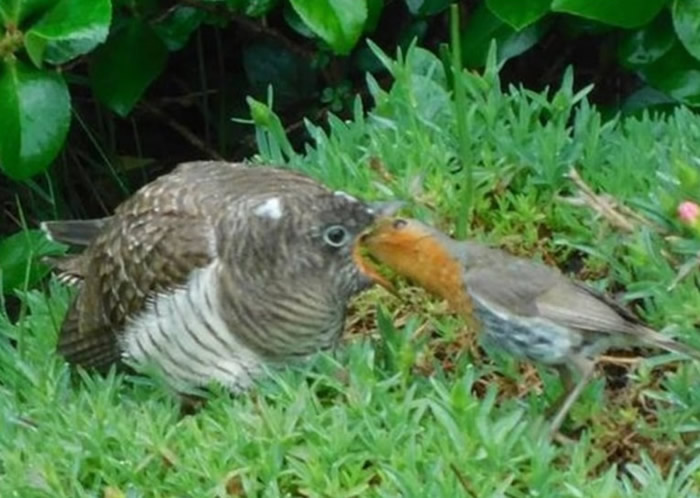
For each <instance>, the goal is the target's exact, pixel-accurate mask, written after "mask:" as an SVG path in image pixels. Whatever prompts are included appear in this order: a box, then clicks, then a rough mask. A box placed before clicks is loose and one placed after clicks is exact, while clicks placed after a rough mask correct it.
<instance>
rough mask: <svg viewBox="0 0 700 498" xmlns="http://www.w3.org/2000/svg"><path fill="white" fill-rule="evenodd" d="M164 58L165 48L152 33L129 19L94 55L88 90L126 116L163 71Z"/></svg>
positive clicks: (165, 56)
mask: <svg viewBox="0 0 700 498" xmlns="http://www.w3.org/2000/svg"><path fill="white" fill-rule="evenodd" d="M167 57H168V49H167V47H166V46H165V44H164V43H163V41H162V40H161V39H160V38H159V37H158V35H157V34H156V33H155V31H153V29H152V28H151V27H150V26H149V25H148V24H145V23H143V22H140V21H137V20H132V21H131V22H130V23H129V24H128V25H127V26H125V28H124V29H122V30H120V31H118V32H117V33H115V34H114V35H113V36H111V37H110V38H109V39H108V40H107V43H105V44H104V45H103V46H102V47H100V48H99V49H97V51H96V52H95V56H94V58H93V60H92V64H91V65H90V83H91V85H92V89H93V91H94V92H95V95H97V97H98V98H99V99H100V100H101V101H102V102H103V103H104V104H105V105H107V106H108V107H109V108H110V109H112V110H113V111H114V112H116V113H117V114H119V115H120V116H126V115H127V114H129V112H130V111H131V109H132V108H133V107H134V105H135V104H136V102H137V101H138V100H139V99H140V98H141V95H143V92H144V91H146V89H147V88H148V86H149V85H150V84H151V83H152V82H153V80H155V79H156V78H157V77H158V75H159V74H160V73H161V72H162V71H163V68H164V67H165V62H166V60H167Z"/></svg>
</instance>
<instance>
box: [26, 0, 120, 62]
mask: <svg viewBox="0 0 700 498" xmlns="http://www.w3.org/2000/svg"><path fill="white" fill-rule="evenodd" d="M111 21H112V5H111V2H110V0H60V1H59V2H57V3H56V4H55V5H54V7H53V8H52V9H51V10H49V11H48V12H47V13H46V14H44V16H42V17H41V19H39V21H38V22H37V23H36V24H34V25H33V26H32V27H31V29H29V31H27V33H26V35H25V38H24V44H25V48H26V49H27V53H28V54H29V57H30V58H31V59H32V62H34V64H35V65H36V66H40V65H41V62H42V61H43V60H46V61H48V62H51V63H53V64H61V63H63V62H66V61H69V60H71V59H73V58H75V57H77V56H79V55H82V54H86V53H87V52H89V51H90V50H92V49H93V48H95V47H96V46H97V45H98V44H100V43H102V42H103V41H105V39H106V38H107V34H108V33H109V24H110V22H111Z"/></svg>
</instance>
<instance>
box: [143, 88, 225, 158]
mask: <svg viewBox="0 0 700 498" xmlns="http://www.w3.org/2000/svg"><path fill="white" fill-rule="evenodd" d="M139 107H141V108H143V109H144V110H146V111H147V112H150V113H151V114H153V115H154V116H156V117H157V118H158V119H161V120H162V121H163V122H165V124H166V125H168V126H169V127H170V128H172V129H173V130H175V131H176V132H177V133H179V134H180V135H181V136H182V137H183V138H184V139H185V140H187V141H188V142H189V143H190V144H192V145H193V146H194V147H196V148H197V149H199V150H201V151H202V152H204V153H205V154H207V155H208V156H209V157H211V158H212V159H216V160H218V161H226V158H225V157H224V156H222V155H221V154H219V153H218V152H216V151H215V150H214V149H212V148H211V147H209V146H208V145H207V144H205V143H204V142H203V141H202V140H201V139H200V138H199V137H198V136H197V135H195V134H194V133H192V132H191V131H190V130H189V129H188V128H187V127H186V126H185V125H183V124H181V123H179V122H177V121H175V119H173V118H172V117H170V116H169V115H167V114H166V113H165V112H163V111H162V110H161V109H159V108H158V107H156V106H154V105H152V104H150V103H148V102H146V101H145V100H144V101H141V103H140V104H139Z"/></svg>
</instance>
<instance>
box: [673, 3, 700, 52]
mask: <svg viewBox="0 0 700 498" xmlns="http://www.w3.org/2000/svg"><path fill="white" fill-rule="evenodd" d="M673 26H674V27H675V28H676V33H677V34H678V38H679V39H680V41H681V43H683V46H684V47H685V49H686V50H687V51H688V52H689V53H690V54H691V55H692V56H693V57H695V58H696V59H700V0H674V2H673Z"/></svg>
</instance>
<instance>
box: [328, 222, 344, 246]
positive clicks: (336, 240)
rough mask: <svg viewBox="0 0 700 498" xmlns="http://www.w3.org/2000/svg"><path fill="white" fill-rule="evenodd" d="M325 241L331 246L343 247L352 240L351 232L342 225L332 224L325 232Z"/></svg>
mask: <svg viewBox="0 0 700 498" xmlns="http://www.w3.org/2000/svg"><path fill="white" fill-rule="evenodd" d="M323 241H324V242H325V243H326V244H328V245H329V246H331V247H342V246H344V245H345V244H347V243H348V242H350V232H348V229H347V228H345V227H344V226H342V225H331V226H329V227H328V228H326V230H325V231H324V232H323Z"/></svg>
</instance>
